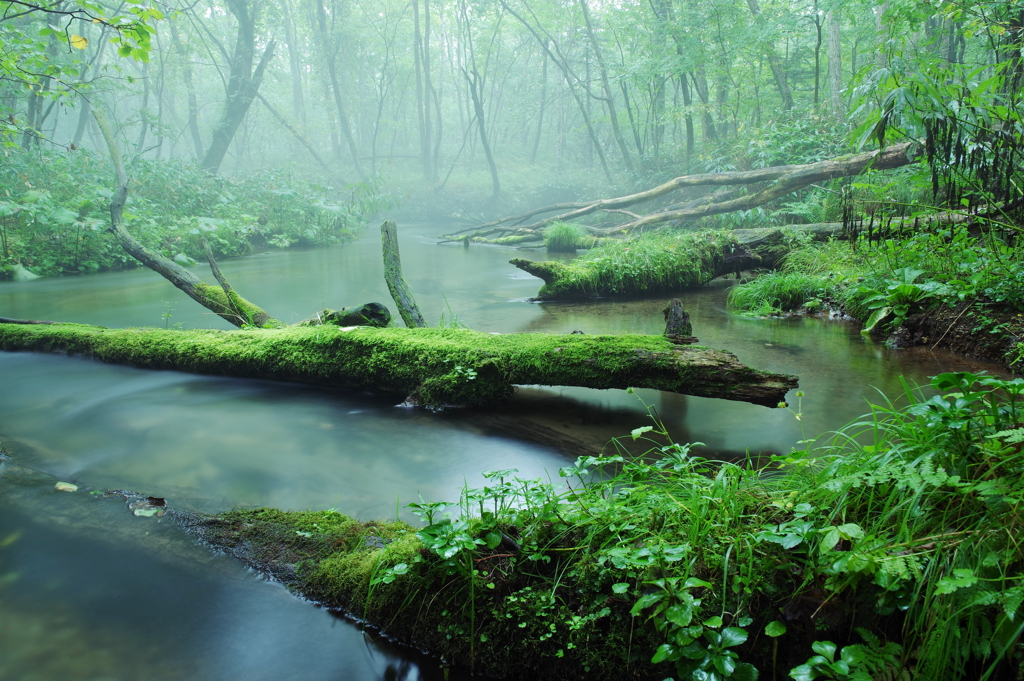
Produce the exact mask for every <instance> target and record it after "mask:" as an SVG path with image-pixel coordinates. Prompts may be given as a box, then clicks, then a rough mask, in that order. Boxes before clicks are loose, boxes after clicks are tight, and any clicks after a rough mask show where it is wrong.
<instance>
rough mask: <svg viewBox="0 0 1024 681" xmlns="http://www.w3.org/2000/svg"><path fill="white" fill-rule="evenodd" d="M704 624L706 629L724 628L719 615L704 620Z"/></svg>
mask: <svg viewBox="0 0 1024 681" xmlns="http://www.w3.org/2000/svg"><path fill="white" fill-rule="evenodd" d="M703 624H704V626H705V627H711V628H712V629H717V628H718V627H720V626H722V618H721V617H719V616H718V615H715V616H714V617H709V618H708V619H706V620H704V622H703Z"/></svg>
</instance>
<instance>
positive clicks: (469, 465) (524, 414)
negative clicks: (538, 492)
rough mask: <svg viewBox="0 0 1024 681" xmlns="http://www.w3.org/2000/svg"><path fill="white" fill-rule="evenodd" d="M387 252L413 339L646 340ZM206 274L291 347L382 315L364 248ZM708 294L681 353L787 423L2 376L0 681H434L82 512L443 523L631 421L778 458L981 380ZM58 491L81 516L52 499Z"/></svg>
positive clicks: (650, 308)
mask: <svg viewBox="0 0 1024 681" xmlns="http://www.w3.org/2000/svg"><path fill="white" fill-rule="evenodd" d="M400 228H401V230H402V233H401V244H402V246H401V247H402V257H403V266H404V269H405V275H406V279H407V280H408V282H409V284H410V286H411V287H412V289H413V291H414V292H415V294H416V297H417V299H418V301H419V303H420V307H421V308H422V309H423V312H424V316H425V317H426V318H427V319H428V320H429V321H431V322H433V321H437V320H439V319H441V318H442V317H443V318H444V319H445V320H446V321H447V322H449V323H451V322H456V321H457V322H458V323H461V324H465V325H467V326H469V327H471V328H474V329H478V330H481V331H496V332H503V333H504V332H525V331H533V332H551V333H568V332H570V331H574V330H580V331H583V332H585V333H643V334H658V333H661V331H662V330H663V326H664V323H663V321H662V317H661V309H662V308H663V307H664V305H665V299H658V300H652V301H599V302H591V303H546V304H534V303H530V302H529V301H528V298H529V297H530V296H531V295H533V294H535V293H536V291H537V288H538V286H539V284H540V281H539V280H537V279H534V278H533V277H530V276H529V275H526V274H525V273H522V272H520V271H519V270H517V269H515V268H513V267H512V266H511V265H509V264H508V262H507V261H508V259H509V258H510V257H514V256H517V255H518V256H521V255H522V252H514V251H510V250H507V249H502V248H496V247H484V246H473V247H470V248H464V247H463V246H461V245H456V244H446V245H435V240H434V239H432V238H431V235H433V234H437V233H441V232H443V231H445V229H446V228H447V226H445V225H430V224H419V225H401V227H400ZM526 253H527V257H536V258H538V259H543V258H544V257H545V254H544V253H543V252H541V251H534V252H526ZM531 253H532V255H530V254H531ZM221 266H222V269H223V271H224V273H225V276H226V277H227V278H228V280H229V281H230V282H231V283H232V285H233V286H234V287H235V288H236V289H237V290H239V291H240V292H241V293H242V294H243V295H245V296H247V297H248V298H250V299H251V300H254V301H256V302H258V303H259V304H260V305H262V306H263V307H264V308H265V309H266V310H268V311H269V312H270V313H271V314H273V315H274V316H276V317H277V318H279V319H282V320H284V321H288V322H292V321H298V320H300V319H303V318H305V317H307V316H309V315H311V314H313V313H314V312H315V311H316V310H318V309H320V308H323V307H332V308H340V307H347V306H353V305H357V304H360V303H364V302H370V301H379V302H382V303H386V304H388V305H389V307H391V308H393V307H394V306H393V305H392V304H391V301H390V298H389V296H388V294H387V289H386V287H385V285H384V281H383V273H382V270H383V268H382V265H381V257H380V245H379V239H378V238H377V234H376V230H375V229H370V230H368V232H367V234H366V236H365V237H364V238H362V239H360V240H359V241H357V242H355V243H352V244H345V245H339V246H334V247H330V248H324V249H318V250H293V251H284V252H275V253H271V254H265V255H258V256H253V257H250V258H244V259H239V260H234V261H228V262H224V263H222V264H221ZM197 273H198V274H199V275H200V276H201V277H204V278H209V277H208V275H207V273H206V272H203V271H200V270H199V269H198V268H197ZM728 285H729V282H724V281H716V282H713V283H712V284H711V285H710V286H708V287H706V288H704V289H701V290H698V291H692V292H686V293H683V294H681V296H680V297H681V298H682V299H683V304H684V307H686V308H687V309H688V310H689V311H690V313H691V317H692V319H693V324H694V334H695V335H696V336H698V337H699V338H700V339H701V342H702V343H703V344H707V345H710V346H713V347H718V348H722V349H725V350H730V351H732V352H734V353H736V354H737V355H738V356H739V358H740V360H741V361H743V362H745V363H747V364H749V365H752V366H755V367H758V368H762V369H768V370H773V371H780V372H785V373H793V374H797V375H799V376H800V381H801V389H802V390H803V391H804V392H805V393H806V397H804V398H803V402H802V412H803V418H802V420H799V421H798V420H797V419H796V418H795V417H794V415H793V412H792V411H787V410H780V409H765V408H763V407H757V406H753V405H748V404H742V403H732V402H726V401H722V400H712V399H705V398H695V397H687V396H681V395H675V394H669V393H659V392H656V391H650V390H639V391H637V393H636V394H635V395H630V394H627V393H626V392H625V391H597V390H589V389H582V388H540V387H527V388H523V389H521V390H520V392H519V394H518V395H517V396H516V397H515V398H514V399H513V400H512V402H511V403H510V404H509V406H508V408H507V409H505V410H503V411H502V412H501V413H499V414H497V415H495V414H473V413H460V412H459V411H457V410H450V411H447V412H443V413H440V414H435V413H430V412H426V411H421V410H413V409H408V408H403V407H400V406H397V405H396V400H394V399H391V398H387V397H382V396H379V395H373V394H368V393H361V392H355V391H333V390H328V389H323V388H315V387H306V386H297V385H289V384H281V383H272V382H267V381H256V380H239V379H228V378H219V377H207V376H192V375H188V374H180V373H176V372H152V371H142V370H137V369H132V368H126V367H120V366H111V365H105V364H100V363H97V362H94V361H91V360H86V359H81V358H68V357H59V356H51V355H36V354H27V353H0V442H3V443H4V444H5V445H6V446H7V449H8V451H9V452H10V453H11V455H12V457H13V458H12V459H11V460H10V461H7V462H4V461H0V679H23V680H26V681H27V680H29V679H33V680H34V679H38V680H40V681H49V680H51V679H54V680H56V679H67V678H75V679H97V680H100V679H103V680H111V681H113V680H121V679H124V680H126V681H127V680H128V679H138V678H153V679H195V680H203V679H211V680H213V679H218V680H220V679H256V680H259V679H268V680H269V679H273V680H275V681H278V680H283V679H310V680H314V681H318V680H320V679H346V680H351V681H364V680H365V681H369V680H371V679H419V678H424V679H428V678H441V672H440V670H439V666H438V663H437V662H435V661H431V660H430V659H428V658H424V657H422V656H420V655H418V654H416V653H415V652H414V651H409V650H406V649H398V648H394V647H392V646H390V645H388V644H387V643H386V642H384V641H381V640H380V639H379V638H378V637H376V636H373V635H371V634H370V633H368V632H363V631H362V630H361V629H360V628H359V627H358V626H356V625H355V624H353V623H351V622H348V621H346V620H344V619H342V618H340V617H336V616H333V615H332V614H331V613H328V612H326V611H324V610H322V609H319V608H316V607H314V606H312V605H309V604H307V603H304V602H301V601H299V600H297V599H295V598H293V597H292V596H290V595H289V594H288V593H287V592H286V591H285V590H284V589H283V588H282V587H280V586H278V585H276V584H273V583H269V582H267V581H265V580H262V579H261V578H259V576H257V575H255V574H252V573H251V572H249V571H247V570H246V569H245V568H244V567H242V566H241V565H239V564H238V563H237V562H235V561H233V560H231V559H228V558H226V557H223V556H216V555H212V554H211V553H210V552H209V551H207V550H205V549H203V548H201V547H197V546H194V545H193V544H192V543H191V542H190V540H189V539H188V538H187V537H185V536H184V535H183V534H182V533H181V532H180V531H179V530H178V529H177V528H176V527H174V526H173V525H172V524H171V523H169V522H167V521H166V519H164V518H137V517H134V516H132V515H131V513H130V512H129V511H128V510H127V509H126V507H125V506H124V504H123V503H122V502H120V501H118V500H116V499H111V498H104V497H101V496H99V495H89V494H87V492H88V491H90V490H105V489H131V490H137V491H140V492H143V493H145V494H151V495H154V496H161V497H165V498H167V499H168V502H169V503H170V504H171V505H172V506H174V507H176V508H181V509H187V510H198V511H210V512H215V511H219V510H223V509H228V508H231V507H234V506H256V505H267V506H276V507H280V508H287V509H306V508H312V509H323V508H337V509H338V510H340V511H342V512H344V513H347V514H349V515H353V516H356V517H358V518H362V519H373V518H380V517H393V516H395V515H396V514H398V515H399V516H400V517H403V518H406V519H409V516H408V515H407V513H406V511H405V510H404V509H403V508H402V507H403V506H404V504H406V503H408V502H411V501H417V500H418V499H419V498H420V497H421V496H422V498H424V499H448V500H451V499H455V498H457V496H458V490H459V489H460V488H461V487H462V486H463V485H464V484H467V483H468V484H470V485H476V484H478V483H479V482H480V481H481V480H482V478H481V473H482V472H483V471H486V470H489V469H497V468H517V469H518V470H519V475H520V476H522V477H531V478H536V477H544V478H554V479H557V471H558V468H559V467H561V466H564V465H566V464H567V463H570V462H571V461H572V460H573V458H574V455H575V454H576V453H579V452H583V451H597V450H599V449H600V448H601V446H602V444H603V443H604V442H606V441H607V440H608V438H610V437H614V436H619V435H624V434H628V433H629V431H630V430H631V429H633V428H636V427H638V426H641V425H646V424H647V423H649V419H648V411H647V409H648V407H650V408H652V409H653V410H655V411H656V413H657V414H658V416H659V417H660V418H661V419H662V420H663V421H664V422H665V424H666V425H667V426H668V428H669V430H670V431H671V433H672V434H673V436H674V437H675V439H676V440H677V441H691V442H702V443H705V448H704V451H705V452H707V453H708V454H711V455H715V456H722V457H732V456H741V455H743V454H744V453H745V452H746V451H748V450H749V451H750V452H752V453H763V452H783V451H788V450H789V449H790V447H792V446H793V445H794V443H795V442H797V441H798V440H800V439H802V438H803V437H804V434H806V435H812V434H818V433H820V432H823V431H826V430H829V429H833V428H836V427H838V426H840V425H842V424H843V423H845V422H847V421H848V420H850V419H852V418H854V417H856V416H858V415H859V414H861V413H863V412H864V411H865V408H866V402H865V399H866V398H872V397H875V396H877V391H878V390H881V391H883V392H884V393H886V394H889V395H897V394H898V393H899V392H901V390H902V388H901V384H900V376H906V377H907V379H908V380H910V381H912V382H918V383H923V382H925V381H926V380H927V377H928V376H930V375H933V374H935V373H938V372H940V371H947V370H952V369H957V370H959V369H972V370H977V369H982V368H987V369H990V370H992V369H993V367H985V366H982V365H978V364H977V363H973V362H969V361H967V360H964V359H962V358H957V357H955V356H951V355H948V354H944V353H932V352H928V351H927V350H914V351H890V350H887V349H885V348H883V347H881V346H878V345H875V344H872V343H871V342H869V341H865V340H864V339H862V338H861V337H860V335H859V334H858V332H857V329H856V328H855V327H853V326H850V325H848V324H845V323H842V322H837V321H828V320H821V319H800V318H793V319H783V320H777V319H776V320H756V319H746V318H743V317H740V316H738V315H735V314H732V313H730V312H729V311H728V310H726V307H725V292H726V288H727V287H728ZM0 315H3V316H8V317H18V318H30V319H53V320H60V321H74V322H82V323H89V324H101V325H106V326H116V327H121V326H158V327H163V326H175V325H179V324H180V325H181V326H183V327H185V328H190V327H215V328H226V327H227V325H226V324H225V323H224V322H222V321H221V320H219V319H218V318H216V317H215V316H213V315H211V314H210V313H208V312H207V311H206V310H204V309H202V308H200V307H199V306H198V305H196V304H194V303H193V302H192V301H190V300H188V299H187V298H185V297H184V296H183V295H182V294H181V293H179V292H178V291H177V290H176V289H174V288H173V287H172V286H171V285H170V284H168V283H167V282H166V281H164V280H163V279H162V278H160V277H159V276H158V275H156V274H154V273H152V272H150V271H148V270H136V271H131V272H120V273H106V274H100V275H92V276H83V277H77V278H64V279H43V280H38V281H33V282H22V283H3V284H0ZM792 403H793V404H792V408H793V409H796V408H797V405H798V403H797V400H796V399H793V400H792ZM510 433H515V436H513V435H510ZM555 445H558V446H555ZM51 476H52V477H51ZM54 478H57V479H60V480H62V481H68V482H73V483H76V484H77V485H79V486H80V487H81V490H80V491H79V492H77V493H73V494H68V493H64V492H57V491H55V490H54Z"/></svg>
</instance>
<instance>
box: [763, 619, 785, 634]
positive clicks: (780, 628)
mask: <svg viewBox="0 0 1024 681" xmlns="http://www.w3.org/2000/svg"><path fill="white" fill-rule="evenodd" d="M785 633H786V625H785V624H783V623H782V622H780V621H778V620H775V621H772V622H769V623H768V624H767V625H765V628H764V635H765V636H770V637H772V638H775V637H777V636H782V635H783V634H785Z"/></svg>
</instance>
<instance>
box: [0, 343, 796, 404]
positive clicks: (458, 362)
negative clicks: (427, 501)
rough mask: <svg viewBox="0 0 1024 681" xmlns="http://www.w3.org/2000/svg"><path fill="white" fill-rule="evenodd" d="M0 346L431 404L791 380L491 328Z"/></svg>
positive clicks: (724, 361)
mask: <svg viewBox="0 0 1024 681" xmlns="http://www.w3.org/2000/svg"><path fill="white" fill-rule="evenodd" d="M0 350H8V351H15V350H29V351H37V352H57V353H66V354H71V355H85V356H90V357H95V358H96V359H99V360H102V361H105V362H113V363H117V364H127V365H130V366H136V367H143V368H148V369H174V370H178V371H189V372H194V373H200V374H217V375H224V376H239V377H251V378H266V379H276V380H285V381H295V382H300V383H310V384H317V385H328V386H335V387H343V388H358V389H371V390H381V391H385V392H391V393H397V394H399V395H401V396H403V397H411V398H412V399H413V400H415V401H416V402H418V403H420V404H423V405H425V406H429V407H441V406H446V405H462V406H476V405H494V404H498V403H500V402H502V401H503V400H504V399H506V398H507V397H509V396H510V395H511V394H512V392H513V391H514V386H515V385H517V384H518V385H565V386H583V387H588V388H630V387H633V388H655V389H658V390H666V391H670V392H676V393H684V394H688V395H698V396H701V397H718V398H722V399H727V400H737V401H742V402H751V403H754V404H760V405H764V406H770V407H774V406H776V405H777V404H778V403H779V402H781V401H783V399H784V396H785V394H786V392H787V391H788V390H790V389H791V388H795V387H796V384H797V381H796V378H795V377H793V376H787V375H784V374H775V373H770V372H765V371H758V370H756V369H751V368H749V367H746V366H744V365H743V364H740V363H739V361H738V360H737V359H736V357H735V356H734V355H732V354H731V353H728V352H724V351H721V350H714V349H711V348H704V347H700V346H677V345H673V344H672V343H671V342H670V341H668V340H666V339H665V338H662V337H658V336H586V335H575V334H570V335H564V336H563V335H546V334H511V335H499V334H487V333H480V332H476V331H470V330H467V329H437V328H433V329H431V328H427V329H408V328H384V329H380V328H373V327H367V326H359V327H335V326H315V327H308V326H293V327H287V328H282V329H253V330H237V331H179V330H173V329H107V328H104V327H100V326H84V325H79V324H49V325H35V324H0Z"/></svg>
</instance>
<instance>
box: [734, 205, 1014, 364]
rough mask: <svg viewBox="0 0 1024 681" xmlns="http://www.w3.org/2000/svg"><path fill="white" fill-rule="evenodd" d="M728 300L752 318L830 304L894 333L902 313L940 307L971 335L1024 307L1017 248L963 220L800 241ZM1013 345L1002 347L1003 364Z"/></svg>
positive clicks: (994, 330)
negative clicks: (964, 319) (969, 326)
mask: <svg viewBox="0 0 1024 681" xmlns="http://www.w3.org/2000/svg"><path fill="white" fill-rule="evenodd" d="M729 303H730V304H731V305H733V306H734V307H737V308H739V309H742V310H745V311H747V312H748V313H750V314H754V315H771V314H780V313H782V312H786V311H792V310H797V309H800V308H805V309H807V310H808V311H815V310H816V309H820V308H824V307H831V308H833V309H840V310H842V311H843V312H845V313H846V314H849V315H851V316H853V317H854V318H856V319H858V320H860V321H861V322H863V323H864V325H865V332H868V333H870V332H871V331H872V330H875V329H878V330H884V331H886V332H894V331H896V330H898V329H899V328H900V327H901V326H902V325H903V323H904V322H905V321H906V320H907V319H908V318H909V317H910V316H912V315H914V314H916V313H922V312H927V311H928V310H933V309H937V308H939V307H940V306H945V307H946V308H948V309H957V310H958V312H964V313H966V312H970V313H971V314H970V317H968V318H969V319H972V320H973V321H974V325H975V326H974V329H973V332H974V333H979V332H982V333H989V334H1006V333H1007V332H1012V331H1013V330H1014V329H1011V328H1010V327H1011V326H1014V325H1013V324H1012V323H1008V322H1007V321H1006V318H1007V317H1012V316H1013V314H1014V313H1017V312H1024V253H1022V251H1021V249H1020V248H1019V247H1018V245H1017V244H1016V239H1015V236H1014V235H1013V234H1012V233H1009V232H1004V231H1000V230H998V229H995V228H991V229H987V230H985V231H980V232H979V231H975V230H972V229H970V228H969V227H968V226H965V225H941V226H938V227H935V226H932V227H927V226H925V227H919V231H917V232H916V233H913V234H904V235H902V236H901V235H898V234H897V235H889V236H886V237H885V238H867V236H866V235H864V236H861V237H859V238H856V239H853V240H852V241H829V242H825V243H812V244H805V245H803V246H801V247H799V248H797V249H795V250H793V251H792V252H791V253H789V255H788V256H787V257H786V259H785V261H784V263H783V265H782V267H781V268H780V269H779V270H778V271H777V272H772V273H768V274H763V275H761V276H759V277H757V278H755V279H754V280H752V281H750V282H748V283H745V284H743V285H741V286H737V287H735V288H733V289H732V290H731V291H730V293H729ZM968 308H970V309H968ZM1017 326H1019V325H1017ZM1011 335H1012V333H1011ZM1011 340H1012V339H1011ZM1018 344H1019V339H1018V340H1017V341H1015V342H1011V343H1009V344H1008V348H1009V350H1010V353H1011V354H1010V355H1008V356H1007V358H1006V360H1007V363H1008V364H1011V365H1012V364H1014V359H1015V358H1016V357H1015V356H1012V355H1013V353H1014V352H1016V353H1017V355H1018V356H1019V350H1016V348H1017V347H1018ZM1018 361H1019V360H1018Z"/></svg>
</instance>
